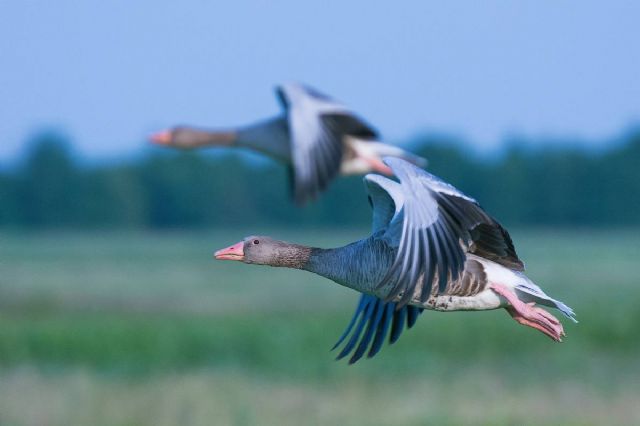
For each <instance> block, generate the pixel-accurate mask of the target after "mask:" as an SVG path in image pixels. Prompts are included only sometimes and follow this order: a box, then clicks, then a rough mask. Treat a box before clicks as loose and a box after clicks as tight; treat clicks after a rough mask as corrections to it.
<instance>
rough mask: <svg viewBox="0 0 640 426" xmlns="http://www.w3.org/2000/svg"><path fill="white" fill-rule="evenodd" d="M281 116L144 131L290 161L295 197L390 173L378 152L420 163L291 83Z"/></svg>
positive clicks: (281, 90) (280, 91)
mask: <svg viewBox="0 0 640 426" xmlns="http://www.w3.org/2000/svg"><path fill="white" fill-rule="evenodd" d="M276 94H277V96H278V99H279V100H280V103H281V104H282V107H283V109H284V115H279V116H277V117H274V118H271V119H268V120H265V121H261V122H258V123H256V124H252V125H249V126H245V127H239V128H237V129H229V130H216V131H212V130H204V129H197V128H194V127H187V126H179V127H174V128H172V129H169V130H163V131H160V132H157V133H154V134H153V135H151V136H150V140H151V141H152V142H154V143H156V144H159V145H166V146H171V147H175V148H181V149H190V148H199V147H206V146H239V147H246V148H250V149H253V150H255V151H258V152H260V153H263V154H265V155H268V156H270V157H272V158H274V159H276V160H278V161H281V162H283V163H285V164H288V165H289V166H290V175H291V179H292V190H293V196H294V199H295V201H296V202H297V203H298V204H303V203H305V202H306V201H307V200H309V199H314V198H315V197H316V196H317V195H318V194H319V193H320V192H321V191H323V190H324V189H325V188H326V187H327V185H328V184H329V182H330V181H331V180H332V179H333V178H335V176H336V175H338V174H344V175H351V174H365V173H369V172H372V171H375V172H379V173H384V174H390V173H391V171H390V170H389V168H388V167H387V166H386V165H385V164H384V163H383V162H382V157H384V156H393V157H401V158H404V159H406V160H408V161H411V162H412V163H414V164H417V165H419V166H421V167H424V166H425V165H426V160H425V159H424V158H421V157H418V156H416V155H413V154H411V153H409V152H408V151H405V150H403V149H401V148H399V147H396V146H393V145H389V144H386V143H382V142H379V141H378V138H379V137H378V133H377V132H376V131H375V130H374V129H373V128H372V127H371V126H370V125H369V124H368V123H366V122H365V121H364V120H362V119H361V118H360V117H358V116H357V115H356V114H354V113H353V112H352V111H351V110H349V109H348V108H347V107H346V106H344V105H343V104H341V103H339V102H337V101H335V100H333V99H331V98H330V97H328V96H326V95H324V94H322V93H320V92H318V91H317V90H315V89H312V88H310V87H308V86H304V85H302V84H297V83H288V84H283V85H281V86H279V87H278V88H277V89H276Z"/></svg>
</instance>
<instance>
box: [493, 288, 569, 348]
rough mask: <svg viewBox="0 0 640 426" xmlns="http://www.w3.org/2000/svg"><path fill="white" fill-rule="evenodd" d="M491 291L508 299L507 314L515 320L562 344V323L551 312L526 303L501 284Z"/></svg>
mask: <svg viewBox="0 0 640 426" xmlns="http://www.w3.org/2000/svg"><path fill="white" fill-rule="evenodd" d="M489 288H491V290H493V291H494V292H496V293H497V294H499V295H500V296H502V297H504V298H505V299H507V301H508V302H509V304H510V305H511V306H508V307H507V312H509V314H510V315H511V316H512V317H513V319H514V320H516V321H517V322H519V323H520V324H522V325H527V326H529V327H533V328H535V329H536V330H540V331H541V332H543V333H544V334H546V335H547V336H549V337H551V338H552V339H553V340H555V341H556V342H562V336H564V335H565V334H564V329H563V328H562V324H561V323H560V321H558V320H557V319H556V317H554V316H553V315H551V314H550V313H549V312H547V311H545V310H544V309H541V308H538V307H536V306H535V303H533V302H531V303H524V302H523V301H521V300H520V299H518V297H517V296H516V295H515V294H514V293H513V292H512V291H511V290H509V289H508V288H507V287H505V286H502V285H500V284H491V286H490V287H489Z"/></svg>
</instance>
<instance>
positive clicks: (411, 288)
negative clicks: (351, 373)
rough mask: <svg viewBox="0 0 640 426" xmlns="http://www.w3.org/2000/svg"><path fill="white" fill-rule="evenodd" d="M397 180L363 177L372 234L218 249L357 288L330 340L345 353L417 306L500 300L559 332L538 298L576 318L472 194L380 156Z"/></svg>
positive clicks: (377, 340)
mask: <svg viewBox="0 0 640 426" xmlns="http://www.w3.org/2000/svg"><path fill="white" fill-rule="evenodd" d="M384 161H385V163H386V164H387V165H388V166H389V167H390V168H391V169H392V171H393V173H394V174H395V176H396V177H397V178H398V179H399V181H398V182H397V181H394V180H391V179H388V178H386V177H383V176H380V175H373V174H370V175H367V176H365V178H364V181H365V187H366V189H367V192H368V195H369V200H370V202H371V205H372V208H373V220H372V222H373V227H372V228H373V229H372V234H371V235H370V236H369V237H367V238H365V239H362V240H359V241H356V242H354V243H351V244H349V245H347V246H344V247H340V248H335V249H320V248H311V247H305V246H300V245H296V244H290V243H285V242H282V241H277V240H273V239H271V238H269V237H248V238H246V239H245V240H243V241H241V242H239V243H237V244H235V245H233V246H231V247H229V248H227V249H223V250H220V251H218V252H216V258H218V259H223V260H224V259H226V260H240V261H243V262H245V263H257V264H262V265H270V266H284V267H290V268H297V269H303V270H307V271H310V272H313V273H316V274H319V275H321V276H324V277H326V278H329V279H330V280H332V281H334V282H336V283H338V284H341V285H343V286H346V287H349V288H352V289H354V290H356V291H358V292H360V293H362V296H361V298H360V302H359V303H358V306H357V308H356V311H355V314H354V316H353V318H352V320H351V322H350V324H349V325H348V326H347V328H346V330H345V332H344V333H343V335H342V336H341V337H340V339H339V340H338V343H337V344H336V346H339V345H340V344H342V343H343V342H344V341H345V340H346V339H347V338H348V340H347V342H346V344H345V345H344V347H343V349H342V351H341V352H340V354H339V355H338V358H342V357H344V356H346V355H348V354H350V353H352V352H353V354H352V356H351V359H350V362H355V361H357V360H358V359H360V358H361V357H362V356H363V355H364V354H365V352H366V351H367V350H368V356H369V357H371V356H373V355H375V354H376V353H377V352H378V351H379V350H380V348H381V346H382V343H383V341H384V340H385V338H386V336H387V334H389V341H390V342H391V343H393V342H395V341H396V340H397V339H398V337H399V336H400V334H401V332H402V329H403V328H404V327H405V326H406V327H411V326H413V324H414V323H415V321H416V319H417V317H418V316H419V315H420V313H422V312H423V310H425V309H427V310H434V311H443V312H447V311H461V310H464V311H482V310H491V309H498V308H505V309H506V310H507V311H508V312H509V314H510V315H511V316H512V317H513V318H514V319H515V320H516V321H517V322H519V323H521V324H523V325H528V326H531V327H533V328H536V329H538V330H540V331H542V332H543V333H544V334H546V335H547V336H549V337H550V338H552V339H553V340H556V341H561V338H562V336H564V330H563V328H562V324H561V323H560V322H559V321H558V320H557V319H556V318H555V317H553V316H552V315H551V314H549V313H548V312H547V311H545V310H543V309H541V308H539V307H537V306H535V305H536V304H539V305H544V306H548V307H552V308H556V309H558V310H560V311H561V312H562V313H563V314H564V315H565V316H566V317H568V318H570V319H571V320H574V321H575V319H574V313H573V311H572V310H571V308H569V307H568V306H566V305H565V304H563V303H562V302H559V301H557V300H555V299H553V298H551V297H550V296H548V295H547V294H546V293H545V292H544V291H543V290H542V289H540V287H538V286H537V285H536V284H534V283H533V282H532V281H531V280H530V279H529V278H527V277H526V275H525V274H524V264H523V263H522V261H521V260H520V259H519V258H518V256H517V254H516V251H515V248H514V245H513V242H512V241H511V237H510V236H509V234H508V232H507V231H506V230H505V229H504V228H503V227H502V226H501V225H500V224H499V223H498V222H497V221H496V220H495V219H493V218H492V217H491V216H489V215H488V214H487V213H486V212H485V211H484V210H483V209H482V208H481V207H480V206H479V204H478V203H477V202H476V201H475V200H474V199H472V198H470V197H468V196H467V195H465V194H463V193H462V192H460V191H459V190H457V189H456V188H454V187H453V186H451V185H449V184H447V183H445V182H443V181H442V180H440V179H439V178H437V177H435V176H433V175H431V174H429V173H428V172H426V171H424V170H422V169H419V168H418V167H415V166H414V165H412V164H410V163H408V162H406V161H404V160H401V159H398V158H385V160H384Z"/></svg>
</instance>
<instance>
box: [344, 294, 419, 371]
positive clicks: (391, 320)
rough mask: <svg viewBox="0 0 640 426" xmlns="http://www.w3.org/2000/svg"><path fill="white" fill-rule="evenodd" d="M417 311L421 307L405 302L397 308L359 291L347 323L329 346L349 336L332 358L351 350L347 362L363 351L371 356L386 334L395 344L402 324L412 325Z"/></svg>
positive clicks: (353, 359) (394, 304) (393, 304)
mask: <svg viewBox="0 0 640 426" xmlns="http://www.w3.org/2000/svg"><path fill="white" fill-rule="evenodd" d="M420 313H422V309H421V308H417V307H415V306H409V305H407V306H403V307H402V308H400V309H397V305H396V303H393V302H384V301H383V300H381V299H379V298H377V297H375V296H371V295H368V294H363V295H362V296H360V301H359V302H358V307H357V308H356V311H355V313H354V314H353V317H352V318H351V321H350V322H349V325H348V326H347V328H346V329H345V330H344V332H343V333H342V336H340V338H339V339H338V341H337V342H336V344H335V345H334V346H333V348H332V350H333V349H336V348H337V347H338V346H340V345H341V344H342V342H344V341H345V339H346V338H347V337H349V340H348V341H347V343H346V344H345V346H344V347H343V348H342V350H341V351H340V353H339V354H338V356H337V357H336V359H342V358H344V357H345V356H347V355H349V354H350V353H351V352H353V355H352V356H351V358H350V359H349V364H353V363H355V362H356V361H358V360H359V359H360V358H362V356H363V355H364V354H365V352H367V350H368V353H367V358H371V357H373V356H375V355H376V354H377V353H378V351H379V350H380V348H381V347H382V344H383V343H384V340H385V339H386V337H387V334H389V344H393V343H395V342H396V341H397V340H398V338H399V337H400V334H402V331H403V329H404V327H405V323H406V327H407V328H411V327H413V325H414V324H415V322H416V320H417V318H418V315H420ZM389 330H391V331H389ZM363 331H364V333H363Z"/></svg>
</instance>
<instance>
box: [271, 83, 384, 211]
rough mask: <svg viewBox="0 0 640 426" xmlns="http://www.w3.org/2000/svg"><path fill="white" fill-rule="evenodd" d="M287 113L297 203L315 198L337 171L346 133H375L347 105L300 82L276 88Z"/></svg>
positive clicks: (373, 135)
mask: <svg viewBox="0 0 640 426" xmlns="http://www.w3.org/2000/svg"><path fill="white" fill-rule="evenodd" d="M277 94H278V97H279V98H280V101H281V102H282V105H283V107H284V108H285V110H286V112H287V118H288V122H289V130H290V135H291V150H292V156H291V157H292V160H293V164H292V168H293V170H292V177H293V193H294V198H295V200H296V202H297V203H299V204H303V203H304V202H306V201H307V200H308V199H313V198H315V197H316V196H317V195H318V194H319V193H320V192H321V191H323V190H324V189H325V188H326V187H327V185H328V184H329V182H330V181H331V180H332V179H333V178H334V177H335V176H336V175H337V174H338V172H339V171H340V165H341V163H342V157H343V153H344V141H343V138H344V136H345V135H352V136H358V137H363V138H374V137H376V132H375V130H373V129H372V128H371V126H369V125H368V124H367V123H365V122H364V121H363V120H362V119H360V118H359V117H357V116H356V115H355V114H353V113H352V112H351V111H350V110H349V109H348V108H347V107H345V106H344V105H342V104H341V103H339V102H336V101H334V100H332V99H331V98H329V97H328V96H326V95H324V94H321V93H319V92H318V91H316V90H314V89H312V88H309V87H305V86H303V85H300V84H285V85H282V86H280V87H278V89H277Z"/></svg>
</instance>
